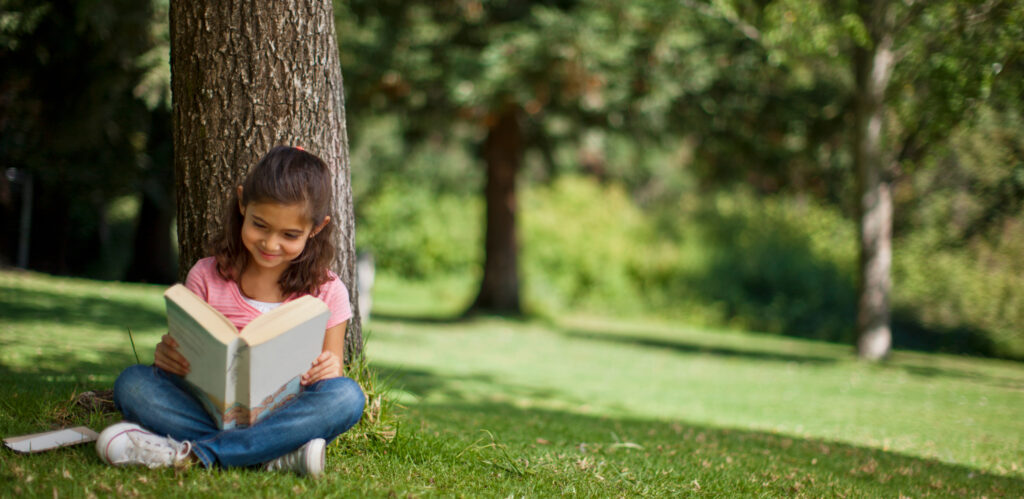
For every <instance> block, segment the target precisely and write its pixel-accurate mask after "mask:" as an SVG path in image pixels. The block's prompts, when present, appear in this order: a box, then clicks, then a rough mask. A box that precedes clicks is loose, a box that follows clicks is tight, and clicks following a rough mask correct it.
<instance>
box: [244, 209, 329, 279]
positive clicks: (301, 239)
mask: <svg viewBox="0 0 1024 499" xmlns="http://www.w3.org/2000/svg"><path fill="white" fill-rule="evenodd" d="M239 209H240V210H241V211H242V215H243V216H244V220H243V221H242V243H243V244H244V245H245V248H246V249H247V250H249V254H250V255H251V256H252V262H253V263H254V264H256V265H258V266H260V267H263V268H265V269H274V270H277V269H280V270H284V268H285V267H287V266H288V264H290V263H291V262H292V260H294V259H296V258H298V256H299V255H300V254H302V250H303V249H304V248H305V247H306V241H307V240H308V239H309V237H310V235H311V234H315V233H316V232H314V231H319V230H320V229H321V228H323V225H321V226H320V227H313V224H312V223H311V222H310V220H309V214H308V213H307V209H306V205H305V204H278V203H273V202H268V203H249V204H248V205H247V206H244V207H243V206H239Z"/></svg>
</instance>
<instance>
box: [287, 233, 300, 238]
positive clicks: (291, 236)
mask: <svg viewBox="0 0 1024 499" xmlns="http://www.w3.org/2000/svg"><path fill="white" fill-rule="evenodd" d="M284 237H285V238H287V239H298V238H299V235H298V234H285V235H284Z"/></svg>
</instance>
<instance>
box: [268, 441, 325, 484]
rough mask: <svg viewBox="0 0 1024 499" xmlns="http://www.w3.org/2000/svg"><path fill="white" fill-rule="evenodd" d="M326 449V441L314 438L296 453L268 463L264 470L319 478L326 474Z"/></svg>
mask: <svg viewBox="0 0 1024 499" xmlns="http://www.w3.org/2000/svg"><path fill="white" fill-rule="evenodd" d="M326 448H327V442H326V441H324V439H322V438H314V439H313V440H310V441H309V442H306V445H303V446H302V447H299V448H298V449H297V450H295V451H292V452H289V453H288V454H285V455H283V456H281V457H279V458H277V459H274V460H272V461H267V463H266V464H264V465H263V469H265V470H270V471H273V470H288V471H294V472H296V473H298V474H300V475H309V476H312V477H318V476H320V475H322V474H323V472H324V449H326Z"/></svg>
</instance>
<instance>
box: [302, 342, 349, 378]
mask: <svg viewBox="0 0 1024 499" xmlns="http://www.w3.org/2000/svg"><path fill="white" fill-rule="evenodd" d="M341 374H342V373H341V359H339V358H338V356H337V355H335V354H334V352H332V351H330V350H324V351H323V353H321V354H320V356H319V357H317V358H316V360H314V361H313V367H310V368H309V370H308V371H306V373H305V374H303V375H302V377H301V378H299V382H300V383H302V386H309V385H312V384H313V383H316V382H317V381H320V380H324V379H331V378H338V377H340V376H341Z"/></svg>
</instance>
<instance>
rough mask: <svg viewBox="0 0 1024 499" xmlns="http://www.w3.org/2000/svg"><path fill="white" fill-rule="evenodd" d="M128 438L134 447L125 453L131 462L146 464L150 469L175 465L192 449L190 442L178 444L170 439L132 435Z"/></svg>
mask: <svg viewBox="0 0 1024 499" xmlns="http://www.w3.org/2000/svg"><path fill="white" fill-rule="evenodd" d="M128 438H130V439H131V441H132V443H133V444H134V445H132V446H130V447H129V448H128V449H127V450H126V451H125V456H126V457H127V458H128V460H129V461H131V462H137V463H141V464H145V465H146V466H149V467H150V468H157V467H160V466H171V465H174V464H175V463H176V462H177V461H178V460H180V458H182V457H184V456H185V455H187V454H188V452H189V449H190V447H191V446H190V445H189V443H188V442H178V441H177V440H174V439H173V438H170V437H166V438H164V437H157V436H155V435H137V434H133V433H130V434H128Z"/></svg>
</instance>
